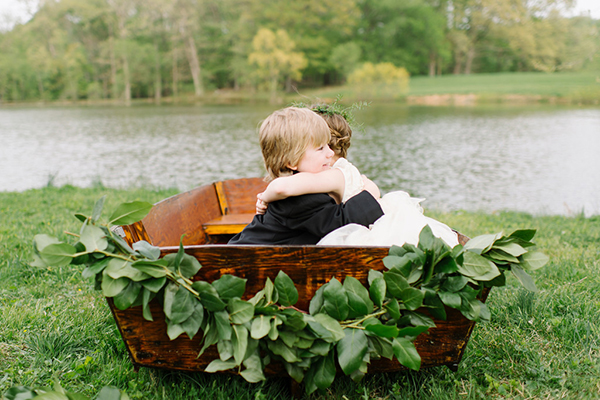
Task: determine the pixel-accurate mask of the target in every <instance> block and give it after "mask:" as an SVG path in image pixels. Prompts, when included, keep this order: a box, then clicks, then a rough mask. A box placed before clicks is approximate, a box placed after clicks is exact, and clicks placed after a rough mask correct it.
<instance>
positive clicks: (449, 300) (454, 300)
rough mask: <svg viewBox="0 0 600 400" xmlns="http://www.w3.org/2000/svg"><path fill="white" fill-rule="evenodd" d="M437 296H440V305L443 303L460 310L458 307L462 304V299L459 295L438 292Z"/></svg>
mask: <svg viewBox="0 0 600 400" xmlns="http://www.w3.org/2000/svg"><path fill="white" fill-rule="evenodd" d="M438 295H439V296H440V300H442V303H444V304H445V305H447V306H448V307H450V308H460V305H461V303H462V298H461V297H460V295H459V294H458V293H452V292H439V293H438Z"/></svg>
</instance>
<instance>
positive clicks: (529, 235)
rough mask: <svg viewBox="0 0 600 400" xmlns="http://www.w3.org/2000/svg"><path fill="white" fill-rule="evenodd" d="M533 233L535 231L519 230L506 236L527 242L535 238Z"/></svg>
mask: <svg viewBox="0 0 600 400" xmlns="http://www.w3.org/2000/svg"><path fill="white" fill-rule="evenodd" d="M535 232H536V230H535V229H520V230H516V231H514V232H513V233H511V234H510V235H508V237H511V238H518V239H521V240H525V241H527V242H529V241H531V239H533V237H534V236H535Z"/></svg>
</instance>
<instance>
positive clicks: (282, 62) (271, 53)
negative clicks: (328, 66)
mask: <svg viewBox="0 0 600 400" xmlns="http://www.w3.org/2000/svg"><path fill="white" fill-rule="evenodd" d="M295 47H296V44H295V43H294V41H293V40H291V39H290V37H289V35H288V34H287V32H286V31H284V30H283V29H279V30H278V31H277V32H273V31H271V30H270V29H266V28H262V29H259V31H258V33H257V34H256V36H255V37H254V39H253V40H252V49H253V51H252V53H250V55H249V57H248V59H249V61H250V63H251V64H254V65H256V67H257V69H256V75H257V77H258V79H259V81H260V82H261V83H265V84H266V85H267V86H268V88H269V92H270V93H271V101H272V102H275V101H276V96H277V89H278V86H279V84H280V83H281V81H282V79H285V78H287V77H290V78H291V79H295V80H299V79H300V78H301V77H302V73H301V72H300V71H301V70H302V68H304V67H305V66H306V58H305V57H304V54H302V53H300V52H296V51H294V49H295Z"/></svg>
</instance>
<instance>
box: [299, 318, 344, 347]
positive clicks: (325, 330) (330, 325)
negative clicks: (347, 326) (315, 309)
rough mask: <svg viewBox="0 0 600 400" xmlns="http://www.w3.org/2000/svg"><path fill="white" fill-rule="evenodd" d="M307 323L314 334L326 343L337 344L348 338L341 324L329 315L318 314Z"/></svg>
mask: <svg viewBox="0 0 600 400" xmlns="http://www.w3.org/2000/svg"><path fill="white" fill-rule="evenodd" d="M307 322H308V325H309V326H310V328H311V329H312V330H313V332H315V333H316V334H317V335H319V337H321V338H322V339H323V340H325V341H326V342H329V343H332V342H337V341H339V340H341V339H342V338H343V337H345V336H346V334H345V333H344V330H343V329H342V327H341V326H340V323H339V322H338V321H336V320H335V319H333V318H331V317H330V316H329V315H327V314H317V315H315V316H314V317H313V318H312V320H311V319H307Z"/></svg>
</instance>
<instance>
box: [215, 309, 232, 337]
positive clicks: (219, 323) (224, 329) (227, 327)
mask: <svg viewBox="0 0 600 400" xmlns="http://www.w3.org/2000/svg"><path fill="white" fill-rule="evenodd" d="M213 317H214V320H215V326H216V328H217V332H218V333H219V336H218V338H219V339H222V340H231V335H232V331H233V329H232V328H231V324H230V323H229V314H228V313H227V311H226V310H223V311H217V312H214V313H213Z"/></svg>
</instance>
